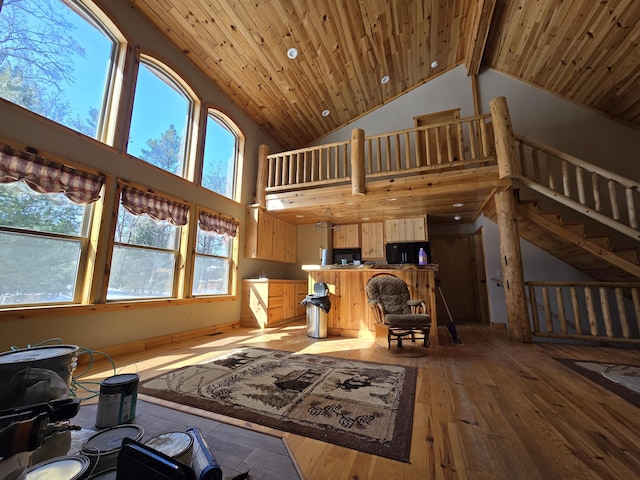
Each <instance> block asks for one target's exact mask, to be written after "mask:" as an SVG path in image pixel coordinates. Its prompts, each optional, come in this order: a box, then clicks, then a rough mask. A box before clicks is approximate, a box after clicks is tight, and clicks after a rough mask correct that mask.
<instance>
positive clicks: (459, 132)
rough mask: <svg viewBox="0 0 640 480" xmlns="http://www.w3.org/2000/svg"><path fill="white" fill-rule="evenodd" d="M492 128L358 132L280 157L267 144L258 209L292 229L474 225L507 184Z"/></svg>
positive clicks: (487, 119)
mask: <svg viewBox="0 0 640 480" xmlns="http://www.w3.org/2000/svg"><path fill="white" fill-rule="evenodd" d="M493 124H494V121H493V120H492V116H491V115H478V116H474V117H468V118H462V119H456V120H453V121H449V122H441V123H434V124H430V125H426V126H420V127H414V128H411V129H406V130H399V131H395V132H390V133H383V134H379V135H370V136H367V135H365V132H364V131H363V130H360V129H355V130H353V132H352V135H351V139H350V140H348V141H344V142H338V143H331V144H325V145H319V146H315V147H309V148H302V149H298V150H293V151H288V152H282V153H274V154H269V153H268V147H267V146H262V147H261V149H260V158H259V164H258V179H257V187H256V192H257V194H256V204H257V205H259V206H261V207H264V208H265V209H266V210H267V211H269V212H271V213H273V214H274V215H275V216H277V217H279V218H281V219H283V220H286V221H288V222H290V223H292V224H294V225H301V224H313V223H317V222H330V223H334V224H335V223H341V224H347V223H358V222H363V221H372V222H373V221H381V220H388V219H393V218H407V217H417V216H424V215H428V217H429V221H430V222H438V223H441V222H448V221H453V217H454V215H459V216H460V219H461V220H462V221H473V220H474V219H475V218H476V217H478V216H479V215H480V214H481V213H482V210H483V208H484V206H485V205H486V203H487V202H488V201H489V200H490V199H491V198H492V195H493V194H494V193H495V192H496V191H498V190H499V189H503V188H505V187H506V186H507V185H508V184H509V182H508V180H504V179H500V175H499V173H498V164H497V159H496V147H495V141H494V132H493ZM454 204H462V206H458V207H453V205H454Z"/></svg>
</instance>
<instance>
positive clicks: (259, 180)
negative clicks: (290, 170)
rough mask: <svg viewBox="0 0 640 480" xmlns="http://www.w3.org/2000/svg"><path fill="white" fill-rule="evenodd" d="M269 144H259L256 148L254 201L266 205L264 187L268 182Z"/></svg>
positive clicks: (262, 205)
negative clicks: (256, 169)
mask: <svg viewBox="0 0 640 480" xmlns="http://www.w3.org/2000/svg"><path fill="white" fill-rule="evenodd" d="M268 155H269V145H260V147H259V149H258V174H257V176H256V203H257V204H258V205H260V206H261V207H265V206H266V203H267V201H266V193H265V189H266V188H267V185H268V183H269V159H268V158H267V156H268Z"/></svg>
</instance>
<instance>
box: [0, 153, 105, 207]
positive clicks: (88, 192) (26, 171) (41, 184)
mask: <svg viewBox="0 0 640 480" xmlns="http://www.w3.org/2000/svg"><path fill="white" fill-rule="evenodd" d="M20 180H22V181H24V182H25V183H26V184H27V185H28V186H29V188H31V189H32V190H34V191H36V192H39V193H63V194H64V195H65V196H66V197H67V198H68V199H69V200H71V201H72V202H74V203H78V204H87V203H92V202H95V201H96V200H98V199H99V198H100V190H101V189H102V185H104V181H105V178H104V176H102V175H94V174H93V173H88V172H85V171H82V170H78V169H76V168H72V167H69V166H67V165H63V164H61V163H58V162H54V161H52V160H48V159H46V158H43V157H40V156H38V155H36V154H33V153H28V152H23V151H20V150H17V149H15V148H13V147H10V146H8V145H2V146H1V148H0V183H13V182H17V181H20Z"/></svg>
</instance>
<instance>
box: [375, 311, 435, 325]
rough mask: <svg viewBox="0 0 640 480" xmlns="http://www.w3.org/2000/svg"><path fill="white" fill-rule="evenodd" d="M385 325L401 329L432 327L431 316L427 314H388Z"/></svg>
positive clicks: (385, 317)
mask: <svg viewBox="0 0 640 480" xmlns="http://www.w3.org/2000/svg"><path fill="white" fill-rule="evenodd" d="M384 323H385V325H389V326H390V327H401V328H422V327H428V326H430V325H431V316H430V315H426V314H409V315H402V314H400V315H398V314H387V315H385V316H384Z"/></svg>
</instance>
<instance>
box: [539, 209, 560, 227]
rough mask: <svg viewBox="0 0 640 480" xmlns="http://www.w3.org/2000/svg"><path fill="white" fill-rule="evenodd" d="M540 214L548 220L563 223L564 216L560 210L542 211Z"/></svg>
mask: <svg viewBox="0 0 640 480" xmlns="http://www.w3.org/2000/svg"><path fill="white" fill-rule="evenodd" d="M540 216H541V217H543V218H545V219H546V220H549V221H550V222H553V223H556V224H558V225H562V217H561V216H560V214H559V213H558V212H549V213H541V214H540Z"/></svg>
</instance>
